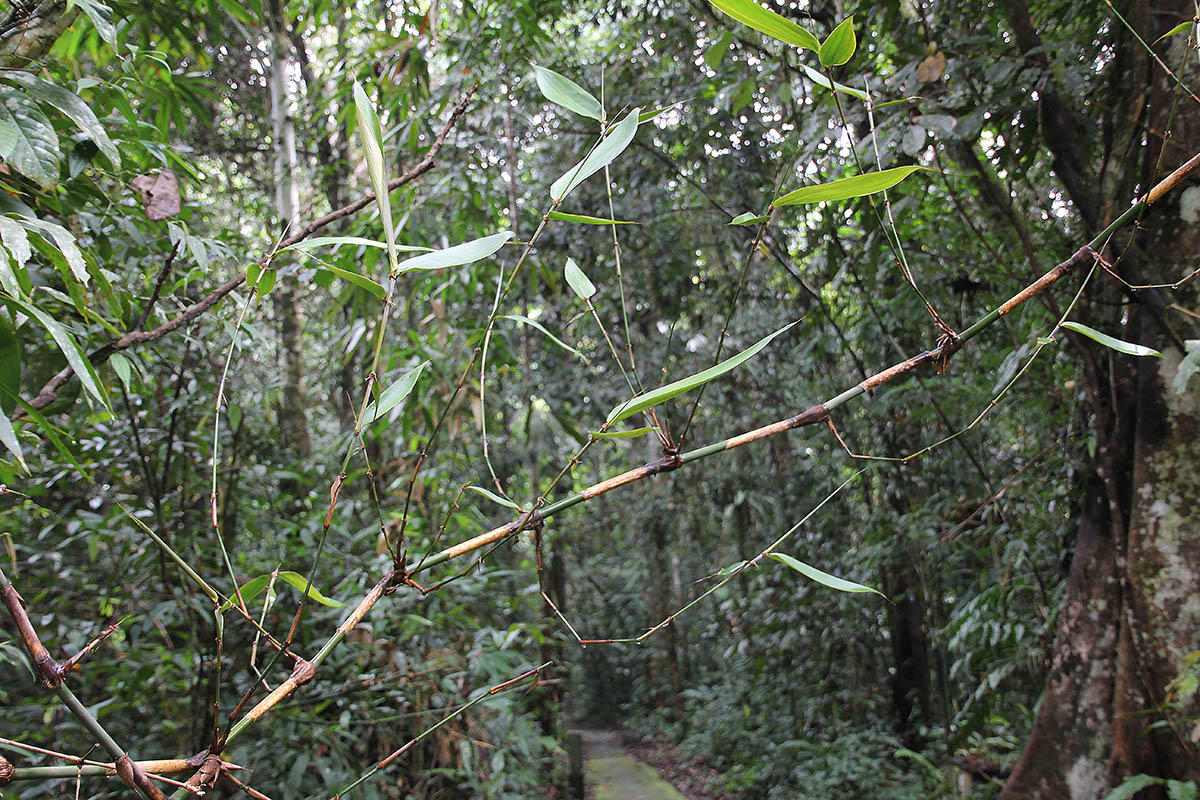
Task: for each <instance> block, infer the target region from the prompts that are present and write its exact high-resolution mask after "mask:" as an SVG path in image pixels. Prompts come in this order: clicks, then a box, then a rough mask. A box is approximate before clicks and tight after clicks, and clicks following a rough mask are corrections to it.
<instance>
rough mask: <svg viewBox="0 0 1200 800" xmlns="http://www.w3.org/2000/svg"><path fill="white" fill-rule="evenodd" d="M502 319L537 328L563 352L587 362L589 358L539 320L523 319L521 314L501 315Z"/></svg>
mask: <svg viewBox="0 0 1200 800" xmlns="http://www.w3.org/2000/svg"><path fill="white" fill-rule="evenodd" d="M500 319H511V320H512V321H513V322H519V323H521V324H522V325H528V326H529V327H531V328H536V329H537V330H539V331H541V332H542V333H544V334H546V336H547V337H548V338H549V339H550V341H552V342H554V343H555V344H556V345H558V346H559V347H561V348H562V349H563V350H566V351H567V352H568V353H570V354H572V355H575V356H579V357H580V358H582V359H583V360H584V361H586V360H587V357H586V356H585V355H584V354H583V353H581V352H579V351H578V350H576V349H575V348H574V347H571V345H569V344H567V343H566V342H564V341H563V340H562V339H559V338H558V337H557V336H555V335H554V334H553V333H551V332H550V331H548V330H546V329H545V327H543V326H542V323H540V322H538V321H537V320H532V319H530V318H529V317H522V316H521V315H520V314H501V315H500Z"/></svg>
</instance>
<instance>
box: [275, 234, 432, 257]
mask: <svg viewBox="0 0 1200 800" xmlns="http://www.w3.org/2000/svg"><path fill="white" fill-rule="evenodd" d="M343 244H352V245H361V246H363V247H377V248H379V249H380V250H386V249H387V242H381V241H379V240H378V239H367V238H364V237H362V236H316V237H314V238H312V239H305V240H304V241H302V242H296V243H295V244H293V245H291V246H289V247H285V248H283V249H282V250H280V251H279V252H281V253H283V252H285V251H287V250H296V251H298V252H301V253H307V252H308V251H310V250H316V249H317V248H318V247H337V246H339V245H343ZM432 249H433V248H432V247H416V246H415V245H404V244H398V245H396V250H397V251H399V252H403V253H428V252H429V251H431V250H432Z"/></svg>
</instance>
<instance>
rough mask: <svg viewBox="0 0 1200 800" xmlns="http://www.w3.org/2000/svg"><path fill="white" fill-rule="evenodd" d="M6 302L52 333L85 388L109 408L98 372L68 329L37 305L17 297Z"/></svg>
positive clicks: (51, 335)
mask: <svg viewBox="0 0 1200 800" xmlns="http://www.w3.org/2000/svg"><path fill="white" fill-rule="evenodd" d="M6 302H8V303H11V304H12V305H13V306H15V307H17V308H18V309H20V311H21V312H22V313H23V314H25V315H26V316H28V317H33V318H34V319H36V320H37V321H38V322H39V323H41V325H42V327H43V328H45V329H46V330H47V331H49V333H50V337H51V338H52V339H54V343H55V344H56V345H58V349H59V350H61V351H62V354H63V356H65V357H66V359H67V363H68V364H70V365H71V369H73V370H74V371H75V375H76V376H78V378H79V381H80V383H82V384H83V388H84V389H86V390H87V393H88V394H90V395H91V396H92V397H94V398H96V399H97V400H99V401H100V404H101V405H103V406H104V407H105V408H108V396H107V395H105V393H104V390H103V389H101V388H100V379H99V378H98V377H96V370H95V368H93V367H92V362H90V361H88V358H87V356H86V355H84V352H83V348H81V347H80V346H79V342H77V341H75V337H74V336H72V335H71V334H70V333H69V332H68V331H67V329H66V328H64V327H63V326H62V325H61V324H60V323H59V322H58V321H57V320H55V319H54V318H53V317H51V316H50V315H49V314H47V313H46V312H45V311H42V310H41V309H40V308H38V307H37V306H35V305H32V304H30V303H26V302H25V301H24V300H18V299H17V298H15V297H9V298H7V299H6Z"/></svg>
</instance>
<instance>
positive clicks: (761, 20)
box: [709, 0, 821, 53]
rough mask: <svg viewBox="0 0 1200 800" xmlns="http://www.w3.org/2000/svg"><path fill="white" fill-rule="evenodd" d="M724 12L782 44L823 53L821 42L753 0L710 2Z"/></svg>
mask: <svg viewBox="0 0 1200 800" xmlns="http://www.w3.org/2000/svg"><path fill="white" fill-rule="evenodd" d="M709 2H711V3H712V4H713V5H714V6H716V7H717V8H718V9H719V10H721V11H722V12H724V13H726V14H728V15H729V16H731V17H733V18H734V19H736V20H737V21H738V22H740V23H742V24H743V25H749V26H750V27H751V28H754V30H756V31H758V32H759V33H765V34H766V35H767V36H771V37H773V38H775V39H778V40H779V41H781V42H787V43H788V44H792V45H795V46H796V47H803V48H805V49H806V50H812V51H813V52H814V53H819V52H821V40H820V39H818V38H817V37H816V36H813V35H812V34H811V33H809V32H808V31H806V30H805V29H804V28H801V27H800V26H799V25H797V24H796V23H794V22H792V21H791V20H790V19H785V18H784V17H781V16H779V15H778V14H776V13H775V12H774V11H769V10H767V9H765V8H763V7H762V6H760V5H759V4H758V3H755V2H754V1H753V0H709Z"/></svg>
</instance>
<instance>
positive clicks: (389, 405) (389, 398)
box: [363, 361, 429, 425]
mask: <svg viewBox="0 0 1200 800" xmlns="http://www.w3.org/2000/svg"><path fill="white" fill-rule="evenodd" d="M428 365H429V362H428V361H422V362H421V363H420V364H418V365H417V366H415V367H413V368H412V369H410V370H409V371H408V372H406V373H404V374H403V375H401V376H400V378H399V380H397V381H396V382H395V383H393V384H392V385H391V386H389V387H388V388H386V389H384V390H383V393H382V394H380V395H379V402H378V403H371V404H370V405H369V406H367V411H366V413H365V414H363V424H364V425H369V424H370V423H372V422H374V421H375V420H377V419H379V418H380V417H382V416H383V415H384V414H386V413H388V412H389V411H391V410H392V409H393V408H395V407H396V406H398V405H399V404H400V403H401V402H402V401H403V400H404V398H406V397H408V395H409V394H410V393H412V390H413V387H414V386H416V384H417V378H419V377H421V371H422V370H424V369H425V367H427V366H428Z"/></svg>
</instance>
